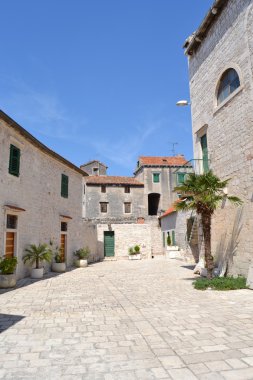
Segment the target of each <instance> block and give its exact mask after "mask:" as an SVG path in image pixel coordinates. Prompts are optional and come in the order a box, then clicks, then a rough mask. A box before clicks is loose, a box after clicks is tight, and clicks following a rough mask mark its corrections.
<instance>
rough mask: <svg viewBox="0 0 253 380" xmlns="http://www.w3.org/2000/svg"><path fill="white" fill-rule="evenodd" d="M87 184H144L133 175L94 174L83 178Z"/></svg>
mask: <svg viewBox="0 0 253 380" xmlns="http://www.w3.org/2000/svg"><path fill="white" fill-rule="evenodd" d="M85 182H86V184H87V185H93V184H94V185H132V186H141V187H143V186H144V184H143V183H141V182H139V181H137V179H135V178H133V177H119V176H109V175H95V176H89V177H86V178H85Z"/></svg>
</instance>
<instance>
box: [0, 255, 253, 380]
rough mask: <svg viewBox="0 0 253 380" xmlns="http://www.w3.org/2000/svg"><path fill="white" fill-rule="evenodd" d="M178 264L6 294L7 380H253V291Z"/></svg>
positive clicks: (0, 374)
mask: <svg viewBox="0 0 253 380" xmlns="http://www.w3.org/2000/svg"><path fill="white" fill-rule="evenodd" d="M191 280H192V271H191V270H189V268H188V267H187V264H184V263H182V262H179V261H176V260H174V261H173V260H170V261H163V260H152V261H151V260H150V261H144V260H143V261H121V262H115V261H112V262H103V263H98V264H95V265H92V266H89V267H88V268H85V269H75V270H73V271H70V272H67V273H65V274H61V275H57V276H56V275H51V276H48V278H46V279H44V280H41V281H32V280H23V281H22V282H21V285H22V287H20V288H17V289H15V290H12V291H8V292H3V291H2V292H1V294H0V312H1V313H2V314H1V319H0V326H1V330H2V332H1V334H0V378H3V379H15V380H16V379H85V380H102V379H103V380H125V379H126V380H132V379H136V380H138V379H141V380H149V379H150V380H151V379H163V380H168V379H173V380H194V379H201V380H220V379H225V380H240V379H241V380H246V379H249V380H252V379H253V291H250V290H239V291H230V292H216V291H211V290H209V291H205V292H201V291H196V290H194V289H193V287H192V285H191V283H192V281H191Z"/></svg>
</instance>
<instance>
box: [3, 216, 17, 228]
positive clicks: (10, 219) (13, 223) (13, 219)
mask: <svg viewBox="0 0 253 380" xmlns="http://www.w3.org/2000/svg"><path fill="white" fill-rule="evenodd" d="M17 224H18V217H17V216H16V215H7V221H6V227H7V228H8V229H11V230H16V229H17Z"/></svg>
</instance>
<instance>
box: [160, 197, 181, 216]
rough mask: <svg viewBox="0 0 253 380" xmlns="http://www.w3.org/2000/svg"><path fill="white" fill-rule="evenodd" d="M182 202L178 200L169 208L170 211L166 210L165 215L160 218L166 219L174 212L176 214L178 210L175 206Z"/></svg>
mask: <svg viewBox="0 0 253 380" xmlns="http://www.w3.org/2000/svg"><path fill="white" fill-rule="evenodd" d="M180 202H181V199H178V200H176V202H174V203H173V204H172V205H171V206H170V207H169V208H168V210H166V211H165V213H164V214H163V215H161V216H160V218H159V219H162V218H164V217H165V216H167V215H170V214H172V213H173V212H176V211H177V210H176V207H175V205H176V204H177V203H180Z"/></svg>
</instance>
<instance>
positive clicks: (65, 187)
mask: <svg viewBox="0 0 253 380" xmlns="http://www.w3.org/2000/svg"><path fill="white" fill-rule="evenodd" d="M68 195H69V177H68V176H67V175H65V174H62V175H61V196H62V197H63V198H68Z"/></svg>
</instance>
